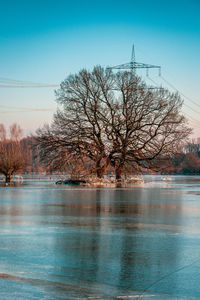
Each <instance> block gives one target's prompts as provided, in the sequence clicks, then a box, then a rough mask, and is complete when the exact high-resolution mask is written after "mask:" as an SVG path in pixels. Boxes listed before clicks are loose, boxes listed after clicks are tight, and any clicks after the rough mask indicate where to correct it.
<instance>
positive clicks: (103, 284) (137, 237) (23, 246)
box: [0, 176, 200, 300]
mask: <svg viewBox="0 0 200 300" xmlns="http://www.w3.org/2000/svg"><path fill="white" fill-rule="evenodd" d="M144 178H145V183H144V184H142V185H136V186H135V187H134V188H127V189H115V188H104V189H103V188H101V189H95V188H91V189H88V188H85V187H79V188H72V187H67V186H58V185H55V184H53V183H51V182H47V181H44V182H43V179H40V180H37V179H34V180H33V181H32V182H31V181H27V182H24V184H23V185H21V186H16V187H4V186H0V258H1V260H0V299H2V300H4V299H5V300H10V299H12V300H13V299H17V300H19V299H20V300H21V299H25V300H28V299H47V300H50V299H51V300H53V299H58V300H59V299H69V300H70V299H200V177H198V176H190V177H189V176H188V177H187V176H176V177H175V176H144Z"/></svg>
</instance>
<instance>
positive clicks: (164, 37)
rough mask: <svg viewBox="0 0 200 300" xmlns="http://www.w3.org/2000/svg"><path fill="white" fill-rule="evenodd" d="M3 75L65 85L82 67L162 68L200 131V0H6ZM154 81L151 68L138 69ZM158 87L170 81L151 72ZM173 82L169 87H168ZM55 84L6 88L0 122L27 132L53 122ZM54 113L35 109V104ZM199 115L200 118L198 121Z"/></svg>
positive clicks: (1, 26) (0, 26) (0, 96)
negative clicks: (131, 63)
mask: <svg viewBox="0 0 200 300" xmlns="http://www.w3.org/2000/svg"><path fill="white" fill-rule="evenodd" d="M0 4H1V9H0V53H1V55H0V66H1V67H0V77H1V78H4V77H5V78H11V79H17V80H26V81H33V82H41V83H55V84H59V83H60V82H61V81H62V80H63V79H64V78H65V77H67V75H69V74H70V73H75V72H78V71H79V70H80V69H81V68H83V67H84V68H87V69H92V67H93V66H94V65H97V64H100V65H103V66H105V67H106V66H108V65H111V66H112V65H117V64H121V63H126V62H128V61H129V60H130V55H131V47H132V44H133V43H134V44H135V50H136V60H137V61H138V62H145V63H150V64H156V65H161V67H162V75H163V77H164V78H166V79H167V80H168V81H169V82H170V83H172V84H173V85H174V86H175V87H176V88H178V89H179V90H180V91H181V92H182V93H183V94H184V95H186V96H188V97H189V98H190V99H191V100H194V101H195V102H196V103H197V105H196V104H194V103H192V102H191V101H190V100H189V99H186V98H185V105H186V106H184V112H185V113H186V114H187V116H189V117H190V118H193V121H192V123H191V125H192V126H193V127H194V128H195V131H194V132H195V136H200V134H198V132H199V130H200V121H199V122H198V120H199V113H200V97H199V95H200V85H199V78H200V59H199V53H200V18H199V15H200V1H199V0H174V1H172V0H162V1H161V0H160V1H157V0H132V1H130V0H123V1H122V0H121V1H119V0H115V1H109V0H107V1H104V0H102V1H95V0H93V1H90V0H85V1H80V0H79V1H78V0H74V1H68V0H65V1H64V0H57V1H52V0H48V1H47V0H40V1H38V0H35V1H32V0H29V1H27V0H15V1H9V0H7V1H2V0H0ZM138 74H139V75H142V76H143V77H144V79H145V80H147V82H149V83H150V84H151V83H152V82H150V81H148V79H147V78H146V77H145V73H144V72H142V73H141V72H138ZM150 76H151V78H152V79H153V80H154V81H156V82H157V83H158V84H161V83H162V84H163V85H165V86H166V84H165V83H164V82H163V81H162V80H161V78H159V77H158V76H157V72H156V71H155V70H152V71H151V72H150ZM166 87H168V86H166ZM54 89H55V88H43V89H42V88H38V89H36V88H35V89H33V88H31V89H24V88H23V89H19V88H18V89H11V88H0V123H4V124H5V125H6V126H9V125H10V124H12V123H13V122H18V123H19V124H20V125H21V126H22V127H23V128H24V132H25V133H29V132H34V130H35V129H36V128H37V127H39V126H42V124H44V123H45V122H47V123H49V122H50V121H51V119H52V116H53V111H55V110H56V102H55V96H54ZM29 108H30V109H33V110H34V109H48V110H49V111H46V112H45V111H32V112H31V111H28V109H29ZM194 120H195V121H194Z"/></svg>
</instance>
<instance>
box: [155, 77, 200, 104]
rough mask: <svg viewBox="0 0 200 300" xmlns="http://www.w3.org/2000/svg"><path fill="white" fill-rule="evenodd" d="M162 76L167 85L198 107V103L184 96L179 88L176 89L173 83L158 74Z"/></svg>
mask: <svg viewBox="0 0 200 300" xmlns="http://www.w3.org/2000/svg"><path fill="white" fill-rule="evenodd" d="M160 77H161V78H162V80H164V81H165V82H166V83H167V84H168V85H169V86H171V87H172V88H173V89H174V90H175V91H177V92H178V93H179V94H180V95H182V96H183V97H185V98H186V99H188V100H189V101H191V102H192V103H193V104H195V105H197V106H198V107H200V105H199V104H198V103H197V102H195V101H194V100H192V99H191V98H190V97H188V96H186V95H185V94H183V93H182V92H181V91H180V90H178V89H177V88H176V87H175V86H174V85H173V84H171V83H170V82H169V81H168V80H166V79H165V78H164V77H163V76H160Z"/></svg>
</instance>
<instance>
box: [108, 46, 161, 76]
mask: <svg viewBox="0 0 200 300" xmlns="http://www.w3.org/2000/svg"><path fill="white" fill-rule="evenodd" d="M152 68H154V69H158V71H159V76H160V75H161V67H160V66H155V65H150V64H144V63H138V62H136V60H135V49H134V44H133V47H132V53H131V61H130V62H129V63H126V64H122V65H117V66H114V67H108V68H107V69H118V70H131V72H132V73H133V75H134V76H136V69H146V72H147V76H148V70H149V69H152Z"/></svg>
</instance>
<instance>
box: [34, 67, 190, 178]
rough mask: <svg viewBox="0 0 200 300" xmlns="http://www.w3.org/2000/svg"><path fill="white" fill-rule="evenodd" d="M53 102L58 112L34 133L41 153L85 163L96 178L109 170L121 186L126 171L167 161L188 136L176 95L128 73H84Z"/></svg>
mask: <svg viewBox="0 0 200 300" xmlns="http://www.w3.org/2000/svg"><path fill="white" fill-rule="evenodd" d="M56 96H57V101H58V103H59V104H60V105H61V109H59V110H58V111H57V113H56V114H55V115H54V121H53V123H52V125H51V127H49V128H48V130H46V129H45V128H44V129H41V130H40V131H38V141H39V146H40V150H41V152H42V151H48V152H49V155H50V156H51V157H52V160H54V159H56V157H57V156H59V155H61V157H63V153H62V151H63V149H64V151H65V152H67V153H68V154H70V155H74V156H75V157H78V158H80V159H86V158H88V159H90V160H91V161H92V162H93V164H91V167H92V169H91V171H95V172H96V174H97V176H98V177H102V175H103V174H104V172H105V169H106V167H107V166H108V165H111V166H112V167H114V169H115V173H116V178H117V179H119V180H120V179H121V176H122V174H123V173H124V172H125V170H126V169H127V168H130V166H131V167H132V168H133V169H135V170H136V169H139V168H142V167H150V166H153V165H155V161H156V159H157V158H159V157H162V156H165V157H168V158H170V157H171V155H172V154H173V153H175V152H176V151H177V149H178V148H179V147H180V146H181V145H182V142H183V140H184V139H185V138H186V137H187V136H188V135H189V134H190V132H191V130H190V129H189V128H188V127H187V122H186V119H185V118H184V116H183V115H182V114H181V107H182V101H181V99H180V97H179V95H178V94H173V93H170V92H169V91H167V90H163V89H158V90H157V91H155V90H152V89H150V88H149V87H148V86H147V85H146V84H145V83H144V82H142V81H141V79H140V78H136V77H135V76H134V75H133V74H132V73H130V72H119V73H113V72H112V71H111V70H104V69H103V68H101V67H95V68H94V69H93V71H92V72H88V71H86V70H82V71H80V72H79V74H77V75H70V76H69V77H68V78H67V79H66V80H65V81H63V82H62V83H61V86H60V89H58V90H57V92H56ZM58 149H59V150H58ZM54 156H55V157H54Z"/></svg>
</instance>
